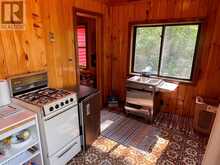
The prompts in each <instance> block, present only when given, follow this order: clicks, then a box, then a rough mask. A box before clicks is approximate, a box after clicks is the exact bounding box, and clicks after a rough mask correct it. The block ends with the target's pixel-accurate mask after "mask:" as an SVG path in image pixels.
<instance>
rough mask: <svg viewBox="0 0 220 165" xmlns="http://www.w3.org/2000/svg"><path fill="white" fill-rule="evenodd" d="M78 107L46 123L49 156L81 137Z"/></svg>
mask: <svg viewBox="0 0 220 165" xmlns="http://www.w3.org/2000/svg"><path fill="white" fill-rule="evenodd" d="M78 118H79V117H78V106H74V107H71V108H69V109H67V110H65V111H64V112H62V113H60V114H58V115H56V116H54V117H51V118H49V119H47V120H45V121H44V129H45V132H44V134H45V138H46V144H47V147H48V156H49V157H50V156H52V155H53V154H55V153H56V152H58V151H59V150H61V149H62V148H64V147H65V146H66V145H68V144H69V143H71V142H72V141H73V139H74V138H76V137H77V136H79V119H78Z"/></svg>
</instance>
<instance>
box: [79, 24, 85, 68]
mask: <svg viewBox="0 0 220 165" xmlns="http://www.w3.org/2000/svg"><path fill="white" fill-rule="evenodd" d="M77 42H78V56H79V66H80V67H81V68H86V67H87V44H86V26H84V25H79V26H77Z"/></svg>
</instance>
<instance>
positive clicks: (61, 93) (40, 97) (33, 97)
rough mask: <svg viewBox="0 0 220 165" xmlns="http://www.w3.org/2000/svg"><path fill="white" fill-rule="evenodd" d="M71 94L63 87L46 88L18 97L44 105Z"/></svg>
mask: <svg viewBox="0 0 220 165" xmlns="http://www.w3.org/2000/svg"><path fill="white" fill-rule="evenodd" d="M70 94H71V92H69V91H65V90H62V89H60V90H58V89H52V88H46V89H41V90H38V91H33V92H31V93H27V94H23V95H20V96H17V98H18V99H21V100H23V101H25V102H27V103H31V104H35V105H40V106H42V105H45V104H47V103H50V102H53V101H55V100H57V99H60V98H63V97H65V96H67V95H70Z"/></svg>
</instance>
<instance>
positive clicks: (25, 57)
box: [0, 0, 105, 88]
mask: <svg viewBox="0 0 220 165" xmlns="http://www.w3.org/2000/svg"><path fill="white" fill-rule="evenodd" d="M73 7H77V8H82V9H84V10H89V11H96V12H98V13H103V12H104V7H105V5H104V4H103V3H101V2H98V1H91V0H53V2H51V1H50V0H26V11H27V14H26V22H27V24H26V26H25V28H26V29H25V30H24V31H0V79H5V78H7V77H9V76H12V75H17V74H23V73H29V72H34V71H41V70H48V73H49V84H50V86H51V87H64V88H72V87H73V86H75V85H76V68H75V49H74V47H73V41H74V36H73ZM48 33H52V35H53V36H54V42H50V41H49V40H48Z"/></svg>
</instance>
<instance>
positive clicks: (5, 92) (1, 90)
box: [0, 80, 11, 107]
mask: <svg viewBox="0 0 220 165" xmlns="http://www.w3.org/2000/svg"><path fill="white" fill-rule="evenodd" d="M10 103H11V98H10V91H9V87H8V81H7V80H0V107H1V106H5V105H8V104H10Z"/></svg>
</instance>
